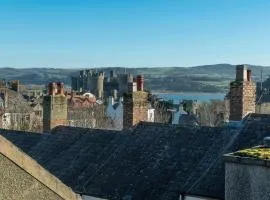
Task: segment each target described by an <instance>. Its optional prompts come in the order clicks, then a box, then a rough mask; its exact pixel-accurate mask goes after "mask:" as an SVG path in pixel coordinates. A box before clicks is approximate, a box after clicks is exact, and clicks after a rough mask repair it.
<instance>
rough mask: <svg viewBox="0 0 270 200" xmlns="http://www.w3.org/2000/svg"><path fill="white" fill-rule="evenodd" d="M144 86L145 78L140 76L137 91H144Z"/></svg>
mask: <svg viewBox="0 0 270 200" xmlns="http://www.w3.org/2000/svg"><path fill="white" fill-rule="evenodd" d="M143 85H144V77H143V75H138V76H137V91H143V90H144V88H143Z"/></svg>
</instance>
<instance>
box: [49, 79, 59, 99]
mask: <svg viewBox="0 0 270 200" xmlns="http://www.w3.org/2000/svg"><path fill="white" fill-rule="evenodd" d="M48 90H49V92H48V93H49V95H52V96H54V95H55V94H56V92H57V88H56V84H55V83H54V82H52V83H49V85H48Z"/></svg>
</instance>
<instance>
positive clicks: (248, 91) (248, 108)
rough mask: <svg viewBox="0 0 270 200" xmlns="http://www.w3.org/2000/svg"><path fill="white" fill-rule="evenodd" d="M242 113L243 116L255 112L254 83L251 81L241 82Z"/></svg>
mask: <svg viewBox="0 0 270 200" xmlns="http://www.w3.org/2000/svg"><path fill="white" fill-rule="evenodd" d="M243 85H244V87H243V115H242V118H244V117H245V116H246V115H247V114H249V113H255V111H256V109H255V104H256V84H255V83H254V82H251V81H245V82H244V83H243Z"/></svg>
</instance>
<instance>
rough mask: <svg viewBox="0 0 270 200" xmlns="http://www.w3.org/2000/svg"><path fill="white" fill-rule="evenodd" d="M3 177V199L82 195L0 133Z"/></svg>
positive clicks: (69, 199) (74, 199) (65, 199)
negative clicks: (77, 193)
mask: <svg viewBox="0 0 270 200" xmlns="http://www.w3.org/2000/svg"><path fill="white" fill-rule="evenodd" d="M0 177H1V178H0V199H5V200H17V199H18V200H37V199H38V200H79V199H81V198H80V197H79V196H77V195H76V194H75V193H74V192H73V191H72V190H71V189H70V188H68V187H67V186H66V185H64V184H63V183H62V182H61V181H60V180H59V179H57V178H56V177H54V176H53V175H51V174H50V173H49V172H47V171H46V170H45V169H43V168H42V167H41V166H40V165H39V164H38V163H37V162H36V161H34V160H33V159H31V158H30V157H29V156H27V155H26V154H24V153H23V152H21V151H20V150H19V149H18V148H17V147H15V146H14V145H13V144H12V143H10V142H9V141H8V140H6V139H5V138H3V137H2V136H0Z"/></svg>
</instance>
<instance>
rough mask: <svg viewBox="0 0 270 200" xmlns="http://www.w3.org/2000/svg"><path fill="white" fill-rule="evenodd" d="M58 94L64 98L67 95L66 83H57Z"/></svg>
mask: <svg viewBox="0 0 270 200" xmlns="http://www.w3.org/2000/svg"><path fill="white" fill-rule="evenodd" d="M57 94H60V95H62V96H64V95H65V93H64V83H63V82H57Z"/></svg>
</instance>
